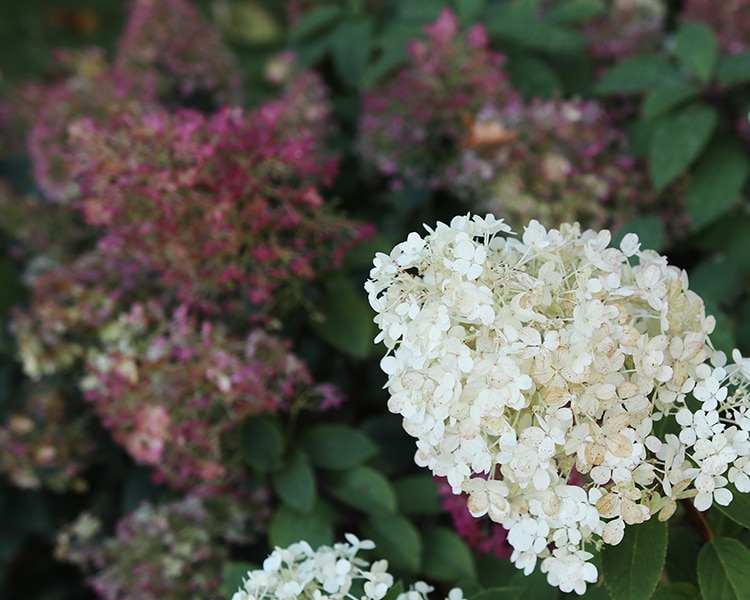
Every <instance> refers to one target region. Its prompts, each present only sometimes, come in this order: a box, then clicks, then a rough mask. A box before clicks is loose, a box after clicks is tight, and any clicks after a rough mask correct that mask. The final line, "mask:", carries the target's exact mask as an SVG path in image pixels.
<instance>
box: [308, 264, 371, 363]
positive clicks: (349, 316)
mask: <svg viewBox="0 0 750 600" xmlns="http://www.w3.org/2000/svg"><path fill="white" fill-rule="evenodd" d="M315 309H316V314H317V318H316V319H314V320H313V321H312V323H311V326H312V329H313V331H315V333H316V334H318V335H319V336H320V337H321V338H322V339H323V340H325V341H326V342H328V343H329V344H330V345H331V346H333V347H334V348H336V349H337V350H340V351H341V352H344V353H345V354H349V355H350V356H354V357H355V358H367V356H368V355H369V354H370V353H371V352H372V351H373V350H374V348H375V344H374V343H373V341H372V340H373V338H374V330H373V323H372V311H371V310H370V306H369V305H368V304H367V301H366V300H365V299H364V298H363V297H362V295H361V294H360V293H358V292H356V291H355V290H354V288H353V287H352V285H351V283H350V282H349V281H346V280H345V279H342V278H336V279H333V280H330V281H327V282H326V285H325V290H324V292H323V294H322V296H321V298H320V300H319V301H318V303H317V304H316V307H315Z"/></svg>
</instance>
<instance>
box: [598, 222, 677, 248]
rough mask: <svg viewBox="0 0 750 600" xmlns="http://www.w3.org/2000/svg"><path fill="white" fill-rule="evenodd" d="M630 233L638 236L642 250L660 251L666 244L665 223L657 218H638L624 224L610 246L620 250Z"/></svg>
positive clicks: (613, 237)
mask: <svg viewBox="0 0 750 600" xmlns="http://www.w3.org/2000/svg"><path fill="white" fill-rule="evenodd" d="M628 233H635V234H637V235H638V239H639V240H640V242H641V248H642V249H646V248H648V249H649V250H659V249H660V248H661V247H662V245H663V244H664V238H665V231H664V223H662V221H661V219H660V218H659V217H656V216H652V215H650V216H647V217H638V218H636V219H633V220H632V221H628V222H627V223H624V224H623V225H622V227H620V228H619V229H618V230H617V232H616V233H615V234H614V235H613V236H612V242H611V243H610V246H612V247H613V248H618V247H619V246H620V242H621V241H622V238H624V237H625V235H626V234H628Z"/></svg>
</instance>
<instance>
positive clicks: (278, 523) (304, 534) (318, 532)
mask: <svg viewBox="0 0 750 600" xmlns="http://www.w3.org/2000/svg"><path fill="white" fill-rule="evenodd" d="M332 522H333V518H332V515H331V511H330V509H328V507H326V506H325V505H323V504H322V503H320V502H318V503H317V504H316V505H315V507H314V508H313V510H312V511H311V512H309V513H301V512H297V511H296V510H293V509H291V508H289V507H288V506H280V507H279V508H278V509H277V510H276V512H275V513H274V515H273V519H271V524H270V526H269V529H268V540H269V543H270V544H271V546H281V547H282V548H285V547H286V546H289V545H290V544H294V543H295V542H299V541H301V540H305V541H306V542H307V543H309V544H310V546H312V547H313V548H316V547H318V546H330V545H331V544H332V543H333V540H334V532H333V524H332Z"/></svg>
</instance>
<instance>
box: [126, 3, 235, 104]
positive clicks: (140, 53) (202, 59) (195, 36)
mask: <svg viewBox="0 0 750 600" xmlns="http://www.w3.org/2000/svg"><path fill="white" fill-rule="evenodd" d="M114 70H115V71H116V72H119V73H123V74H126V75H127V76H128V78H131V77H132V78H136V79H141V78H142V79H143V80H144V81H150V82H151V85H152V86H153V88H154V89H155V90H156V93H157V96H158V98H159V99H160V100H161V101H166V102H174V101H175V100H176V101H178V102H180V103H184V102H188V103H189V104H193V103H199V104H206V103H207V104H208V105H209V107H212V108H217V107H219V106H221V105H225V104H237V103H238V102H239V101H240V99H241V96H242V82H241V79H240V75H239V70H238V68H237V65H236V64H235V61H234V57H233V56H232V54H231V53H230V52H229V50H228V48H227V47H226V46H225V44H224V42H223V41H222V39H221V36H220V35H219V32H218V30H217V29H216V28H215V27H213V25H212V24H211V23H209V22H208V21H207V20H206V19H205V18H204V17H203V16H202V15H201V14H200V11H199V10H198V9H197V8H196V7H195V6H194V5H193V4H191V3H190V2H188V1H187V0H130V15H129V18H128V22H127V25H126V27H125V32H124V34H123V36H122V38H121V39H120V41H119V44H118V46H117V56H116V57H115V61H114Z"/></svg>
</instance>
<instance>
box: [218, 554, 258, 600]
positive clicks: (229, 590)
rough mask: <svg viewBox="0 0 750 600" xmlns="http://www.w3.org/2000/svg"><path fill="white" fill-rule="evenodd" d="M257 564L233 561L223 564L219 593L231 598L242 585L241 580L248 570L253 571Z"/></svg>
mask: <svg viewBox="0 0 750 600" xmlns="http://www.w3.org/2000/svg"><path fill="white" fill-rule="evenodd" d="M257 568H258V565H254V564H253V563H249V562H242V561H233V562H229V563H227V564H226V565H224V571H223V572H222V577H221V595H222V596H223V597H224V598H231V597H232V595H233V594H234V593H235V592H236V591H237V590H238V589H239V588H240V586H242V581H243V580H244V579H245V578H246V577H247V573H248V571H254V570H255V569H257Z"/></svg>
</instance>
